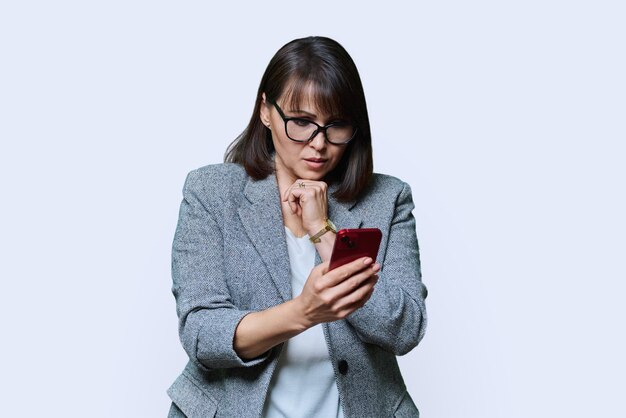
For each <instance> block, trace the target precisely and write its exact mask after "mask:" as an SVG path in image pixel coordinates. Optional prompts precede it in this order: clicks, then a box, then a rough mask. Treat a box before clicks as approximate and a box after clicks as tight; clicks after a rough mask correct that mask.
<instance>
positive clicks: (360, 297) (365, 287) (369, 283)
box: [333, 276, 378, 312]
mask: <svg viewBox="0 0 626 418" xmlns="http://www.w3.org/2000/svg"><path fill="white" fill-rule="evenodd" d="M377 281H378V278H377V277H375V276H372V277H370V278H369V279H368V280H366V281H365V282H364V283H363V284H362V285H361V286H360V287H359V288H357V289H356V290H355V291H354V292H351V293H349V294H347V295H345V296H344V297H342V298H340V299H338V300H337V302H336V303H335V304H334V306H333V307H334V309H335V310H336V311H337V312H341V311H345V310H354V309H358V308H360V307H361V306H363V305H365V303H366V302H367V301H368V300H369V299H370V297H371V296H372V294H373V293H374V288H375V285H376V282H377Z"/></svg>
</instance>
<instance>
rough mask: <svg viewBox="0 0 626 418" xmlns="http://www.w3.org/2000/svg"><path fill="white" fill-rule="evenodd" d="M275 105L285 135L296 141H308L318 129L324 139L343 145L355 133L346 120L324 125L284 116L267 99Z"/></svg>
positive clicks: (280, 110) (354, 129)
mask: <svg viewBox="0 0 626 418" xmlns="http://www.w3.org/2000/svg"><path fill="white" fill-rule="evenodd" d="M268 101H269V102H270V103H271V104H273V105H274V106H275V107H276V110H278V114H279V115H280V117H281V118H282V119H283V121H284V122H285V133H286V134H287V137H288V138H289V139H291V140H292V141H296V142H309V141H311V140H312V139H313V138H315V135H317V134H318V133H319V131H322V132H324V134H325V137H326V141H328V142H330V143H331V144H334V145H344V144H347V143H348V142H350V141H351V140H352V139H353V138H354V137H355V135H356V131H357V129H356V127H355V126H354V125H353V124H352V123H350V122H347V121H335V122H331V123H329V124H328V125H326V126H320V125H318V124H317V123H315V122H313V121H311V120H308V119H304V118H292V117H287V116H285V113H284V112H283V110H282V109H281V108H280V107H279V106H278V104H277V103H276V102H275V101H273V100H268Z"/></svg>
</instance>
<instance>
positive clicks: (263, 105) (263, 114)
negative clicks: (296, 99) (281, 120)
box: [259, 93, 272, 129]
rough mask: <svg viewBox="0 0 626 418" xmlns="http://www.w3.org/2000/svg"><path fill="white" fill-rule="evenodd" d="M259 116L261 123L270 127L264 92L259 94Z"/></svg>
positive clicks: (268, 110)
mask: <svg viewBox="0 0 626 418" xmlns="http://www.w3.org/2000/svg"><path fill="white" fill-rule="evenodd" d="M259 117H260V118H261V123H263V125H265V126H267V127H268V128H269V129H272V128H271V125H270V106H269V103H267V100H266V98H265V93H262V94H261V110H260V112H259Z"/></svg>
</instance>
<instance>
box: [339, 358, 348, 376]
mask: <svg viewBox="0 0 626 418" xmlns="http://www.w3.org/2000/svg"><path fill="white" fill-rule="evenodd" d="M338 366H339V373H341V374H344V375H345V374H346V373H348V362H347V361H345V360H339V364H338Z"/></svg>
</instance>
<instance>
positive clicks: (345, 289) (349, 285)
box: [332, 268, 378, 300]
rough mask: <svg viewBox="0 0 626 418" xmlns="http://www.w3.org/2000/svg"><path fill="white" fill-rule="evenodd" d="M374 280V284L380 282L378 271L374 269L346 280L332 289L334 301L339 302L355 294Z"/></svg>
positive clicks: (363, 271) (366, 270) (368, 269)
mask: <svg viewBox="0 0 626 418" xmlns="http://www.w3.org/2000/svg"><path fill="white" fill-rule="evenodd" d="M372 278H373V280H374V282H376V281H377V280H378V276H377V275H376V270H374V269H373V268H367V269H365V270H362V271H361V272H359V273H357V274H355V275H354V276H352V277H350V278H348V279H346V280H344V281H343V282H341V283H339V284H338V285H337V286H335V287H333V288H332V297H333V300H339V299H341V298H343V297H345V296H347V295H349V294H351V293H353V292H355V291H356V290H357V289H359V288H360V287H362V286H363V285H365V284H366V283H367V282H369V281H370V280H372Z"/></svg>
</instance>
